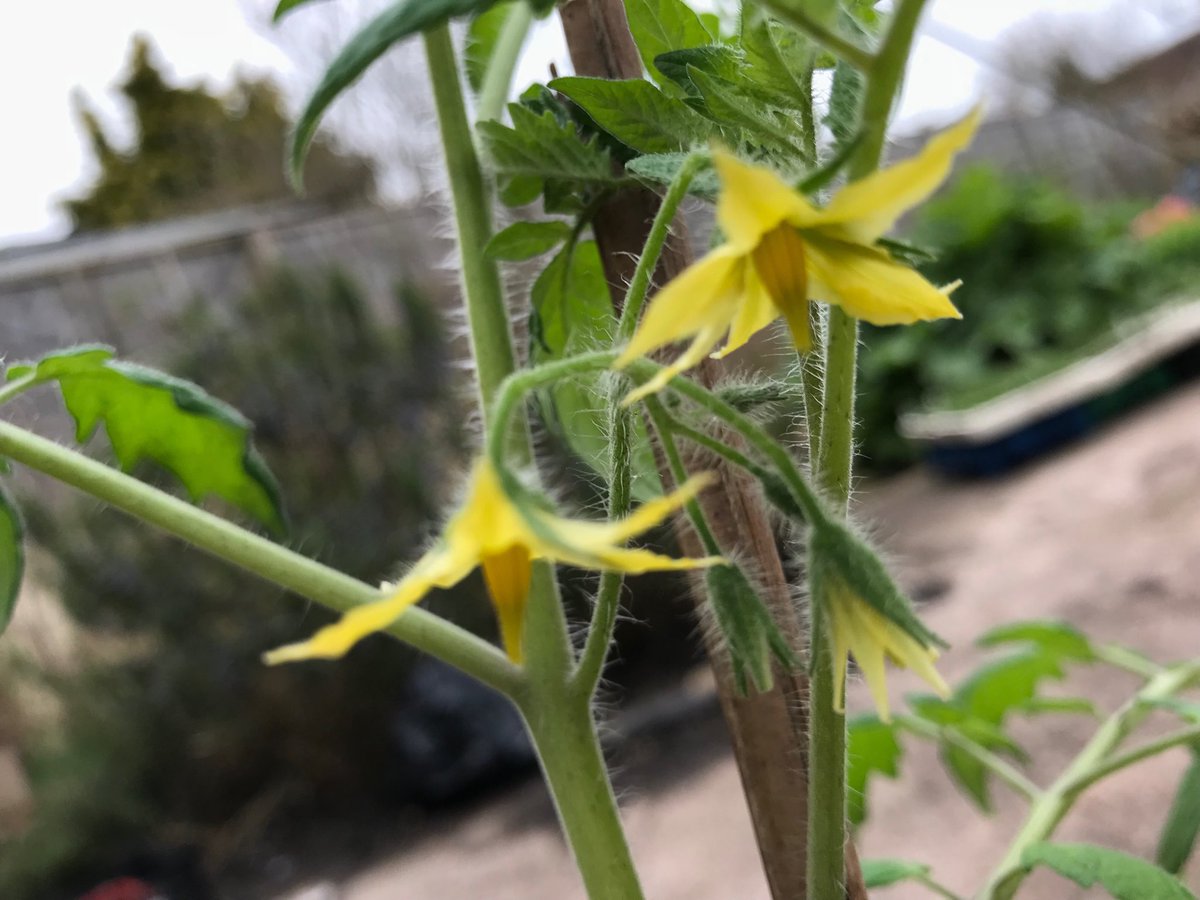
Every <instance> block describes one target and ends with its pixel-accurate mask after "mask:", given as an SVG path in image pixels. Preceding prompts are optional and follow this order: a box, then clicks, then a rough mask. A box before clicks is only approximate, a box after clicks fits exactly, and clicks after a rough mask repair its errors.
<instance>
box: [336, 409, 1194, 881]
mask: <svg viewBox="0 0 1200 900" xmlns="http://www.w3.org/2000/svg"><path fill="white" fill-rule="evenodd" d="M858 509H859V510H860V511H861V513H862V514H863V517H864V519H869V520H871V521H874V522H876V523H878V524H876V525H875V526H874V533H875V536H876V537H877V538H878V539H879V541H880V542H881V543H882V544H883V546H884V547H885V548H886V549H887V551H888V553H889V554H890V555H891V557H892V559H893V561H894V563H895V565H896V566H897V571H898V572H899V573H900V576H901V578H902V580H903V581H904V582H905V584H906V585H907V586H908V587H909V588H910V589H911V591H912V592H913V594H914V595H915V596H918V597H920V598H923V604H924V612H925V614H926V616H927V619H928V621H929V623H930V624H931V625H932V627H933V628H935V629H936V630H937V631H938V632H940V633H941V634H942V635H943V636H945V637H946V638H947V639H948V640H949V641H950V642H951V643H952V645H953V649H951V650H950V651H949V652H948V653H946V655H945V656H944V657H943V659H942V664H941V668H942V671H943V672H944V673H945V674H946V675H947V677H948V678H949V679H950V680H951V681H955V680H957V679H960V678H962V677H964V676H965V675H966V674H968V673H969V672H970V671H972V669H973V668H974V667H975V666H977V665H979V663H980V662H981V661H982V660H984V659H985V658H986V654H985V653H984V651H981V650H978V649H976V648H974V647H973V646H972V641H973V639H974V638H975V637H976V636H978V635H979V634H980V633H981V632H983V631H985V630H986V629H989V628H991V627H993V626H996V625H1000V624H1003V623H1006V622H1011V621H1014V620H1017V619H1030V618H1061V619H1067V620H1069V621H1071V622H1073V623H1075V624H1076V625H1077V626H1079V627H1080V628H1082V629H1084V630H1085V631H1086V632H1087V633H1088V634H1090V635H1091V636H1092V637H1094V638H1095V639H1097V640H1100V641H1112V642H1119V643H1122V644H1125V645H1127V646H1130V647H1133V648H1136V649H1138V650H1140V651H1142V652H1144V653H1146V654H1148V655H1150V656H1152V657H1153V658H1155V659H1157V660H1162V661H1167V660H1175V659H1181V658H1185V657H1188V656H1193V655H1196V654H1200V386H1198V385H1192V386H1190V387H1188V388H1186V389H1184V390H1180V391H1178V392H1177V393H1175V394H1173V395H1172V396H1171V397H1169V398H1167V399H1165V400H1162V401H1160V402H1158V403H1156V404H1155V405H1153V406H1150V407H1147V408H1145V409H1143V410H1141V411H1139V412H1138V413H1136V414H1134V415H1132V416H1130V417H1127V418H1125V419H1123V420H1122V421H1120V422H1118V423H1116V424H1114V425H1113V426H1111V427H1109V428H1107V429H1106V430H1104V431H1103V432H1101V433H1099V434H1097V435H1095V436H1094V437H1092V438H1091V439H1090V440H1088V441H1086V442H1084V443H1080V444H1077V445H1075V446H1074V447H1071V448H1069V449H1067V450H1065V451H1063V452H1061V453H1059V454H1057V455H1055V456H1053V457H1051V458H1047V459H1045V460H1042V461H1040V462H1038V463H1036V464H1034V465H1030V466H1027V467H1025V468H1024V469H1022V470H1020V471H1018V472H1016V473H1014V474H1011V475H1009V476H1007V477H1004V478H1000V479H996V480H991V481H976V482H952V481H946V480H944V479H940V478H938V477H936V476H934V475H932V474H930V473H929V472H927V471H913V472H910V473H908V474H905V475H903V476H902V477H899V478H896V479H894V480H891V481H888V482H885V483H880V484H875V485H868V486H863V487H862V489H861V491H860V494H859V497H858ZM904 674H907V673H902V675H901V676H900V677H896V678H895V679H894V680H893V683H892V686H893V696H894V697H899V696H900V695H901V694H902V693H903V692H904V691H906V690H914V689H918V687H919V685H918V683H916V682H914V681H913V680H912V679H911V678H906V677H903V675H904ZM1134 685H1135V682H1134V679H1133V678H1132V677H1130V676H1127V675H1125V674H1123V673H1120V672H1116V671H1109V670H1107V669H1105V668H1102V667H1091V668H1081V669H1077V670H1075V671H1074V672H1073V673H1072V674H1071V675H1070V676H1069V677H1068V679H1067V680H1066V681H1065V682H1062V683H1057V684H1054V685H1052V687H1051V688H1050V692H1051V693H1054V694H1057V695H1063V696H1068V695H1074V696H1078V695H1085V696H1087V697H1089V698H1090V699H1092V700H1094V701H1095V702H1096V704H1097V705H1098V706H1099V707H1100V708H1101V709H1102V710H1105V711H1107V710H1112V709H1113V708H1115V707H1116V706H1117V705H1119V704H1120V703H1121V701H1122V700H1123V699H1124V698H1126V697H1127V696H1128V695H1129V693H1130V691H1131V689H1133V687H1134ZM686 688H687V690H688V691H689V692H690V693H689V696H691V697H695V696H696V695H697V694H698V693H699V694H702V693H703V692H704V691H706V690H711V688H710V687H707V686H706V681H705V678H704V676H702V675H698V676H697V677H696V678H695V679H693V680H692V682H690V683H689V684H688V685H687V686H686ZM850 702H851V705H852V707H854V708H857V709H866V708H868V705H869V701H868V699H867V697H866V694H865V691H864V690H862V686H861V685H856V687H855V689H854V691H853V692H852V694H851V698H850ZM697 708H698V709H701V710H707V712H702V713H701V714H698V715H697V716H695V717H694V718H693V719H692V720H690V721H688V722H687V723H686V724H684V725H680V726H677V727H675V728H674V729H673V730H671V731H670V732H669V733H666V734H659V735H657V736H656V737H655V738H654V739H653V740H630V741H625V742H619V743H618V744H617V745H616V747H615V749H614V751H613V762H614V765H615V767H616V770H617V781H618V785H619V788H620V790H621V794H622V806H623V808H624V812H625V815H626V818H627V821H628V825H629V830H630V834H631V840H632V843H633V848H634V853H635V855H636V857H637V860H638V863H639V865H640V867H641V869H642V872H643V876H644V879H645V887H646V892H647V895H648V896H649V897H651V898H656V900H757V898H766V897H767V896H768V895H767V891H766V887H765V884H764V882H763V878H762V875H761V872H760V868H759V863H758V859H757V851H756V849H755V845H754V841H753V839H752V836H751V832H750V824H749V819H748V816H747V813H746V810H745V805H744V802H743V800H742V797H741V794H740V790H739V784H738V775H737V771H736V769H735V767H734V764H733V761H732V759H731V757H730V755H729V750H728V743H727V739H726V738H725V737H724V733H723V730H722V725H721V722H720V719H719V716H718V715H717V714H716V712H715V705H714V704H708V705H704V704H700V705H699V706H698V707H697ZM1094 724H1095V722H1094V721H1093V720H1089V719H1087V718H1086V717H1083V716H1078V715H1076V716H1067V715H1042V716H1039V717H1035V718H1026V719H1018V720H1017V723H1016V726H1015V728H1014V731H1015V733H1016V734H1017V736H1018V737H1019V739H1020V740H1021V742H1022V743H1023V744H1024V746H1025V747H1026V748H1027V749H1028V750H1029V752H1030V755H1031V758H1032V763H1031V765H1030V766H1029V767H1028V769H1027V771H1028V774H1029V775H1030V776H1031V777H1032V778H1033V779H1034V780H1035V781H1038V782H1039V783H1042V784H1045V783H1048V782H1049V781H1050V780H1051V779H1052V778H1053V777H1054V776H1055V774H1056V773H1057V772H1059V771H1060V770H1061V768H1062V767H1063V765H1064V764H1065V763H1067V762H1068V760H1069V759H1070V758H1071V756H1072V755H1073V754H1074V753H1075V752H1076V751H1077V750H1078V749H1079V747H1080V746H1081V745H1082V744H1083V742H1084V741H1085V740H1086V738H1087V737H1088V735H1089V734H1090V732H1091V729H1092V728H1093V727H1094ZM1149 727H1150V728H1151V729H1152V730H1154V729H1157V730H1158V731H1160V732H1161V731H1162V730H1163V729H1164V728H1167V727H1169V723H1168V722H1167V721H1166V719H1165V718H1164V719H1163V720H1162V721H1158V720H1152V721H1151V722H1150V723H1149ZM906 746H907V747H908V752H907V755H906V757H905V759H904V761H903V766H902V770H901V772H900V777H899V779H898V780H896V781H890V780H887V779H881V778H876V779H875V780H874V781H873V782H872V784H871V789H870V795H869V803H870V821H869V822H868V824H867V825H866V827H865V828H864V829H863V830H862V832H861V833H860V835H859V846H860V848H861V853H862V855H863V856H864V857H898V858H904V859H913V860H922V861H925V862H928V863H931V864H932V865H933V868H934V874H935V875H936V877H937V878H938V879H939V880H940V881H942V882H943V883H944V884H946V885H947V886H949V887H950V888H952V889H953V890H955V891H956V892H958V893H960V894H962V895H964V896H968V895H970V894H971V893H972V892H973V891H974V890H975V889H977V888H978V887H979V885H980V884H981V882H982V880H983V879H984V878H985V876H986V874H987V872H988V871H989V870H990V868H991V867H992V866H993V865H994V864H995V863H996V862H997V860H998V859H999V858H1000V856H1001V854H1002V852H1003V850H1004V848H1005V845H1006V841H1007V840H1008V838H1009V837H1010V836H1011V835H1012V834H1013V832H1014V831H1015V829H1016V828H1017V827H1018V825H1019V823H1020V821H1021V818H1022V813H1023V808H1024V805H1023V802H1022V801H1021V800H1020V799H1018V798H1017V797H1015V796H1014V795H1012V794H1011V793H1010V792H1008V791H1007V790H1006V788H1005V787H1004V786H1003V785H996V786H995V787H994V790H993V793H994V796H995V807H996V809H995V813H994V815H992V816H991V817H984V816H981V815H980V814H979V813H978V812H977V811H976V810H975V809H974V808H973V807H972V806H971V805H970V804H969V803H968V801H967V800H965V799H964V798H963V796H962V795H961V794H960V793H959V792H958V791H957V790H956V789H955V788H954V786H953V785H952V784H951V782H950V781H949V780H948V779H947V777H946V775H945V773H944V772H943V771H942V769H941V768H940V766H939V764H938V761H937V754H936V751H934V750H933V749H932V748H929V747H926V746H921V745H917V744H916V743H915V741H912V740H910V741H908V743H907V745H906ZM1186 762H1187V755H1186V753H1185V752H1184V751H1182V750H1176V751H1172V752H1170V753H1168V754H1166V755H1164V756H1162V757H1161V758H1158V759H1155V760H1153V761H1150V762H1146V763H1142V764H1140V765H1138V766H1137V767H1135V768H1133V769H1130V770H1128V771H1126V772H1125V773H1123V774H1121V775H1120V776H1117V777H1114V778H1112V779H1110V780H1108V781H1106V782H1104V783H1103V784H1102V785H1101V786H1099V787H1097V788H1095V789H1093V790H1092V791H1090V792H1089V793H1088V794H1086V795H1085V796H1084V798H1083V800H1082V801H1081V802H1080V803H1079V805H1078V806H1077V808H1076V810H1075V811H1074V812H1073V813H1072V815H1071V816H1070V817H1069V818H1068V819H1067V820H1066V821H1065V822H1064V823H1063V825H1062V826H1061V828H1060V831H1059V833H1058V835H1057V837H1058V838H1059V839H1062V840H1070V841H1089V842H1095V843H1099V844H1104V845H1107V846H1111V847H1116V848H1120V849H1123V850H1126V851H1129V852H1132V853H1136V854H1139V855H1142V856H1147V855H1152V854H1153V851H1154V846H1155V842H1156V839H1157V834H1158V828H1159V826H1160V823H1161V821H1162V818H1163V815H1164V813H1165V810H1166V808H1167V806H1168V805H1169V803H1170V801H1171V797H1172V795H1173V791H1174V788H1175V785H1176V782H1177V780H1178V777H1179V775H1180V773H1181V772H1182V771H1183V768H1184V767H1185V765H1186ZM1186 879H1187V881H1188V883H1189V885H1190V886H1191V887H1192V888H1193V890H1196V889H1200V861H1197V860H1193V861H1192V865H1191V866H1190V870H1189V871H1188V873H1187V875H1186ZM323 890H326V891H328V893H325V894H322V895H321V896H328V897H342V898H344V900H395V898H438V900H484V898H486V900H572V898H577V897H581V896H582V893H581V890H580V888H579V885H578V883H577V878H576V875H575V874H574V871H573V869H572V866H571V863H570V861H569V858H568V856H567V853H566V850H565V849H564V847H563V844H562V842H561V840H560V838H559V837H558V835H557V832H556V830H555V827H554V822H553V817H552V814H551V811H550V807H549V804H548V802H547V800H546V798H545V794H544V792H543V790H542V789H541V787H540V785H538V784H536V783H532V782H531V783H528V784H526V785H524V786H523V787H520V788H517V789H515V790H514V791H511V792H509V793H508V794H506V795H504V797H503V798H501V799H499V800H497V801H496V802H494V803H491V804H490V805H488V806H486V807H484V808H481V809H477V810H474V811H472V812H469V813H464V814H462V815H461V816H460V817H457V818H453V819H447V820H446V821H444V822H443V823H442V825H441V826H439V828H438V830H437V831H436V832H435V833H431V834H428V835H427V836H426V837H425V838H424V839H423V840H422V841H421V842H420V843H418V844H416V845H413V846H410V847H409V848H408V849H406V850H405V851H404V852H402V853H398V854H397V855H395V856H394V857H391V858H386V859H383V860H381V861H379V862H378V863H377V864H376V865H374V866H372V867H371V868H369V869H368V870H366V871H363V872H361V873H359V874H358V875H356V876H354V877H352V878H350V879H348V880H346V881H344V882H343V883H342V884H341V885H338V886H336V887H335V886H333V885H329V886H328V887H327V888H324V889H323ZM878 893H879V895H880V896H883V897H896V898H907V897H914V898H918V897H924V896H929V895H928V894H927V893H926V892H925V891H924V889H922V888H919V887H916V886H897V887H893V888H890V889H887V890H881V891H879V892H878ZM314 896H315V894H314ZM1084 896H1087V897H1092V896H1097V897H1098V896H1101V894H1100V893H1099V891H1098V890H1097V891H1095V892H1084V891H1081V890H1078V889H1075V888H1074V887H1072V886H1070V885H1068V884H1067V883H1065V882H1062V881H1060V880H1058V879H1057V878H1056V877H1055V876H1051V875H1042V874H1039V875H1038V876H1036V877H1034V878H1033V879H1031V880H1030V881H1029V882H1027V884H1026V888H1025V889H1024V890H1023V891H1022V893H1021V897H1022V898H1025V897H1028V898H1034V900H1039V898H1040V900H1051V898H1054V900H1058V898H1071V897H1084Z"/></svg>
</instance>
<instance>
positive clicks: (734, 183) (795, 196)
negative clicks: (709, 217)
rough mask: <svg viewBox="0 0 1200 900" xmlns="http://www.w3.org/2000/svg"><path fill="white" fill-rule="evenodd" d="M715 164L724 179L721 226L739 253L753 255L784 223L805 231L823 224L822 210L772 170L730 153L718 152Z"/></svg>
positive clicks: (720, 208) (730, 243)
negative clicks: (760, 243)
mask: <svg viewBox="0 0 1200 900" xmlns="http://www.w3.org/2000/svg"><path fill="white" fill-rule="evenodd" d="M713 163H714V164H715V165H716V168H717V174H718V175H720V177H721V194H720V197H719V198H718V199H717V224H718V225H720V226H721V231H722V232H724V234H725V239H726V240H727V241H728V242H729V245H730V246H731V247H733V248H734V249H735V250H736V251H737V252H739V253H749V252H750V251H751V250H752V249H754V247H755V246H756V245H757V244H758V242H759V239H760V238H761V237H762V236H763V235H764V234H766V233H767V232H768V231H770V230H772V229H773V228H775V226H777V225H778V224H779V223H780V222H785V221H786V222H790V223H792V224H793V225H796V226H797V227H800V228H805V227H808V226H810V225H816V224H818V223H820V222H821V221H823V214H822V213H821V212H820V211H819V210H817V209H816V208H815V207H813V206H812V204H810V203H809V202H808V201H807V200H805V199H804V197H803V196H801V195H800V194H799V193H797V192H796V190H795V189H794V188H793V187H792V186H791V185H790V184H788V183H787V182H786V181H784V180H783V179H782V178H780V177H779V176H778V175H776V174H775V173H774V172H773V171H771V170H770V169H768V168H766V167H764V166H755V165H751V164H749V163H744V162H742V161H741V160H740V159H738V158H737V157H736V156H734V155H733V154H732V153H729V152H728V151H726V150H714V151H713Z"/></svg>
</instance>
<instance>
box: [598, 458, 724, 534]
mask: <svg viewBox="0 0 1200 900" xmlns="http://www.w3.org/2000/svg"><path fill="white" fill-rule="evenodd" d="M715 481H716V476H715V475H713V474H712V473H711V472H701V473H700V474H698V475H693V476H692V477H691V478H689V479H688V480H687V481H685V482H684V483H683V484H682V485H680V486H679V487H678V488H676V489H675V490H673V491H671V493H669V494H667V495H665V496H663V497H656V498H654V499H653V500H648V501H646V502H645V503H643V504H642V505H641V506H639V507H638V508H637V509H635V510H634V511H633V512H631V513H630V514H629V515H627V516H625V518H623V519H620V520H618V521H616V522H603V523H598V524H599V525H600V528H601V529H603V534H604V537H605V542H606V543H609V544H620V543H624V542H625V541H627V540H629V539H630V538H632V537H636V536H637V535H639V534H641V533H643V532H645V531H649V530H650V529H651V528H653V527H654V526H655V525H657V524H658V523H660V522H661V521H663V520H664V519H665V518H666V517H667V516H669V515H671V513H673V512H675V510H677V509H681V508H682V507H683V506H684V504H686V503H687V502H688V501H689V500H692V499H694V498H695V497H697V496H699V494H700V492H701V491H703V490H704V489H705V488H706V487H708V486H709V485H711V484H712V483H713V482H715Z"/></svg>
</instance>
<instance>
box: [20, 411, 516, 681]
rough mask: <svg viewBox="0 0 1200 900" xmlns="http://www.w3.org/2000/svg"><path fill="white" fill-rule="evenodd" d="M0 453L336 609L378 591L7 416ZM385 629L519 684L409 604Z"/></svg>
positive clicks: (465, 637) (488, 651) (473, 644)
mask: <svg viewBox="0 0 1200 900" xmlns="http://www.w3.org/2000/svg"><path fill="white" fill-rule="evenodd" d="M0 456H6V457H8V458H9V459H12V460H15V461H16V462H19V463H21V464H23V465H26V466H28V467H29V468H31V469H36V470H37V471H39V472H42V473H44V474H46V475H49V476H51V477H53V478H56V479H58V480H59V481H61V482H63V483H64V484H69V485H71V486H72V487H75V488H78V489H79V490H81V491H84V492H85V493H88V494H90V495H92V496H93V497H97V498H99V499H101V500H103V501H105V502H106V503H109V504H110V505H112V506H115V507H116V508H117V509H119V510H121V511H122V512H125V513H128V514H129V515H131V516H134V517H136V518H138V519H141V520H143V521H145V522H149V523H150V524H152V525H157V526H158V527H159V528H162V529H163V530H164V531H168V532H170V533H171V534H173V535H175V536H176V537H180V538H182V539H183V540H185V541H187V542H188V543H190V544H193V545H195V546H196V547H199V548H200V549H201V550H203V551H205V552H206V553H209V554H211V555H213V556H215V557H217V558H219V559H223V560H225V561H226V562H230V563H232V564H234V565H235V566H238V567H239V568H242V569H245V570H246V571H248V572H251V573H253V574H255V575H258V576H260V577H261V578H265V579H266V580H267V581H270V582H272V583H274V584H277V585H280V586H281V587H284V588H287V589H288V590H291V591H295V592H296V593H297V594H300V595H301V596H303V597H307V598H308V599H310V600H312V601H314V602H316V603H320V604H321V605H322V606H326V607H328V608H329V609H332V610H335V611H337V612H346V611H347V610H350V609H353V608H354V607H356V606H361V605H362V604H364V603H372V602H374V601H376V600H379V599H380V597H381V594H380V591H379V589H378V588H377V587H373V586H372V585H369V584H366V583H364V582H362V581H359V580H358V579H356V578H351V577H350V576H349V575H346V574H344V573H342V572H339V571H337V570H336V569H331V568H329V567H328V566H325V565H322V564H321V563H319V562H316V561H315V560H312V559H309V558H307V557H305V556H301V555H300V554H298V553H295V552H293V551H291V550H288V549H287V548H286V547H282V546H280V545H279V544H276V543H274V542H272V541H269V540H267V539H266V538H264V537H261V536H259V535H257V534H254V533H253V532H251V531H247V530H246V529H244V528H240V527H239V526H237V525H235V524H233V523H232V522H229V521H227V520H226V519H222V518H221V517H219V516H215V515H213V514H212V513H209V512H206V511H205V510H202V509H199V508H197V507H195V506H192V505H191V504H190V503H186V502H185V501H183V500H180V499H179V498H177V497H172V496H171V495H170V494H168V493H166V492H164V491H160V490H159V489H158V488H155V487H151V486H150V485H148V484H146V483H144V482H142V481H139V480H138V479H136V478H133V477H132V476H129V475H126V474H124V473H123V472H120V471H118V470H116V469H114V468H111V467H110V466H106V465H103V464H101V463H98V462H96V461H95V460H92V459H89V458H88V457H86V456H84V455H83V454H81V453H78V452H76V451H74V450H69V449H67V448H66V447H62V446H60V445H58V444H56V443H54V442H53V441H48V440H46V439H45V438H43V437H39V436H38V435H36V434H33V433H31V432H28V431H25V430H24V429H22V428H17V427H16V426H14V425H10V424H8V423H6V422H0ZM386 630H387V632H388V633H389V634H391V635H393V636H395V637H398V638H400V640H402V641H404V642H405V643H408V644H411V645H412V646H414V647H416V648H417V649H418V650H423V651H424V652H426V653H428V654H430V655H431V656H435V657H437V658H438V659H440V660H442V661H443V662H447V663H449V664H450V665H453V666H456V667H457V668H459V669H462V670H463V671H464V672H466V673H467V674H469V675H471V676H473V677H475V678H477V679H479V680H480V681H482V682H483V683H484V684H487V685H489V686H491V687H493V688H495V689H496V690H498V691H500V692H501V693H504V694H507V695H509V696H514V695H516V694H517V693H519V691H520V690H521V687H522V684H523V676H522V673H521V670H520V669H518V668H517V667H516V666H514V665H513V664H512V663H510V662H509V661H508V658H507V657H506V656H505V655H504V654H503V653H501V652H500V651H499V650H498V649H497V648H495V647H493V646H492V645H491V644H489V643H487V642H486V641H484V640H482V639H480V638H478V637H476V636H475V635H473V634H470V633H469V632H467V631H464V630H463V629H461V628H459V627H458V626H457V625H453V624H451V623H449V622H447V621H445V620H444V619H441V618H439V617H437V616H435V615H433V614H432V613H429V612H426V611H425V610H423V609H420V608H419V607H413V608H410V609H409V610H408V611H407V612H406V613H405V614H404V615H402V616H401V617H400V618H399V619H397V620H396V621H395V622H393V623H392V624H391V625H390V626H389V627H388V628H387V629H386Z"/></svg>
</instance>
